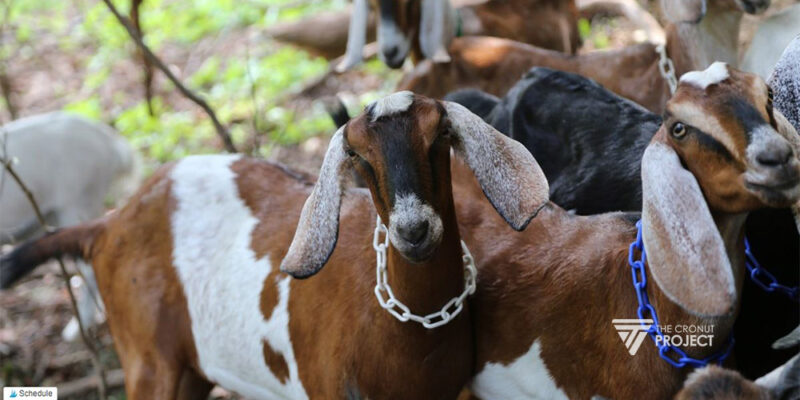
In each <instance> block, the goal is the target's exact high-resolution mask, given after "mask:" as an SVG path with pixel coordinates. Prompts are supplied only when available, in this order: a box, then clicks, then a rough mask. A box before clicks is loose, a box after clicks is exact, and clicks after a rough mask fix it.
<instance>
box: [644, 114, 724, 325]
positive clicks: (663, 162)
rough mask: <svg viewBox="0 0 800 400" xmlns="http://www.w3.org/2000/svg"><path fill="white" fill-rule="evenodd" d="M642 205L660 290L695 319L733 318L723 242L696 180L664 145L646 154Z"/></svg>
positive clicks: (650, 259)
mask: <svg viewBox="0 0 800 400" xmlns="http://www.w3.org/2000/svg"><path fill="white" fill-rule="evenodd" d="M661 134H663V128H662V131H661ZM642 200H643V206H642V224H643V231H642V234H643V238H644V247H645V250H646V252H647V260H648V263H649V265H650V271H652V274H653V277H654V278H655V280H656V283H657V284H658V286H659V287H660V288H661V290H662V291H663V292H664V293H665V294H666V295H667V297H669V298H670V299H671V300H672V301H673V302H675V303H677V304H678V305H680V306H681V307H683V308H684V309H685V310H686V311H688V312H690V313H692V314H695V315H699V316H722V315H727V314H729V313H731V312H732V311H733V307H734V304H735V300H736V287H735V284H734V278H733V272H732V271H731V262H730V260H729V259H728V255H727V253H726V251H725V244H724V243H723V241H722V236H721V235H720V233H719V230H718V228H717V225H716V224H715V223H714V219H713V218H712V217H711V211H710V210H709V209H708V205H707V204H706V201H705V198H704V197H703V192H702V191H701V190H700V185H699V184H698V183H697V180H696V179H695V177H694V175H692V174H691V173H690V172H689V171H687V170H686V169H685V168H683V166H682V165H681V162H680V159H679V158H678V155H677V154H676V153H675V151H674V150H673V149H672V148H671V147H669V146H668V145H666V144H665V143H663V142H659V141H653V142H652V143H650V145H649V146H647V149H646V150H645V152H644V157H643V158H642Z"/></svg>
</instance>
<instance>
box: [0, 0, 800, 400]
mask: <svg viewBox="0 0 800 400" xmlns="http://www.w3.org/2000/svg"><path fill="white" fill-rule="evenodd" d="M795 2H797V0H776V1H773V4H774V6H773V8H772V9H771V10H770V11H768V13H767V15H771V14H773V13H775V12H777V11H778V10H780V9H782V8H784V7H786V6H788V5H791V4H793V3H795ZM760 19H761V18H757V17H750V16H748V17H746V20H745V26H744V29H743V34H742V36H741V42H742V43H743V44H745V43H748V42H749V37H750V36H751V35H752V33H753V32H754V27H755V26H756V22H757V21H758V20H760ZM592 28H593V31H594V32H599V31H602V32H603V33H604V34H605V35H606V36H607V37H608V43H609V45H610V46H611V47H620V46H624V45H627V44H630V43H632V42H633V35H632V34H631V28H632V24H631V23H630V22H628V21H624V20H613V21H610V20H608V19H598V20H596V21H593V23H592ZM254 35H256V36H257V35H258V32H253V31H249V30H247V29H244V30H240V31H231V32H226V33H225V34H224V36H221V37H215V38H208V39H204V40H202V41H201V42H200V43H199V44H197V45H196V46H193V48H192V49H191V51H187V50H186V49H180V48H176V49H166V50H164V51H163V52H162V54H163V56H164V57H165V61H166V62H167V63H168V64H169V65H171V66H173V67H174V68H175V70H176V71H179V75H180V76H189V75H190V74H191V73H192V72H194V71H196V70H197V68H199V66H200V65H201V63H202V60H203V59H205V58H206V57H208V56H210V55H212V54H216V55H223V56H224V55H235V54H241V53H240V51H241V49H237V45H230V44H231V43H242V41H241V40H237V38H242V37H253V36H254ZM591 47H592V43H591V42H589V43H587V48H591ZM77 51H78V52H81V51H89V50H88V49H78V50H77ZM35 52H36V54H38V56H37V57H29V58H26V61H27V62H24V63H11V64H10V70H9V75H11V76H14V77H15V85H16V87H15V91H16V93H17V98H16V103H17V104H18V106H19V111H20V115H31V114H36V113H40V112H45V111H50V110H54V109H59V108H60V107H62V106H63V105H65V104H66V103H67V102H68V101H69V96H67V95H65V93H70V92H71V91H79V90H81V87H82V82H83V79H84V77H85V74H86V71H83V70H81V69H80V68H77V67H75V65H76V63H74V62H72V60H74V58H75V57H79V56H80V54H78V55H76V54H75V53H66V52H64V51H62V50H61V49H59V48H58V45H57V42H56V41H55V40H54V38H42V40H41V41H40V42H39V43H38V44H37V48H36V49H35ZM114 74H115V76H116V77H117V78H116V79H114V80H113V85H117V86H116V87H114V88H111V87H101V88H100V89H99V90H100V91H101V93H102V92H103V91H107V92H108V93H109V94H110V93H113V92H115V91H117V90H118V89H119V88H120V87H122V88H125V90H126V91H128V92H129V93H132V94H133V95H134V96H136V98H137V99H138V98H141V83H140V74H139V69H138V67H137V64H136V63H135V62H134V61H130V62H128V63H121V65H120V66H119V67H118V70H117V71H114ZM158 79H159V80H161V79H163V78H160V77H159V78H158ZM53 82H57V84H53ZM379 86H380V82H378V81H377V80H376V79H375V78H374V77H370V76H366V75H364V74H363V73H358V72H353V73H348V74H345V75H342V76H334V75H331V76H329V77H328V78H326V79H325V80H324V81H322V82H320V84H319V85H318V86H317V88H316V89H315V90H314V91H313V92H311V93H309V94H308V95H306V96H300V97H298V98H296V99H294V101H296V104H297V105H298V106H304V105H307V104H309V103H310V102H312V101H315V99H318V98H320V97H322V96H325V95H333V94H336V93H338V92H340V91H349V92H354V93H359V92H361V91H366V90H371V89H374V88H377V87H379ZM156 87H159V85H158V84H156ZM158 94H159V95H161V96H163V97H164V98H165V99H166V101H169V102H171V103H173V104H182V105H183V107H185V109H195V107H194V106H193V105H191V104H190V103H188V102H187V100H185V99H184V98H182V97H180V95H178V94H177V93H174V92H167V91H164V90H160V91H159V92H158ZM101 97H103V98H106V97H109V98H110V95H109V96H101ZM107 106H108V107H116V106H117V105H114V104H113V102H111V100H110V99H109V103H108V104H107ZM198 112H199V111H198ZM7 118H8V116H7V114H6V113H5V111H3V112H0V122H4V121H7V120H8V119H7ZM326 147H327V139H325V138H312V139H309V140H308V141H306V142H304V143H302V144H300V145H296V146H291V147H282V148H276V149H275V151H273V153H272V154H273V156H272V158H273V159H274V160H276V161H280V162H283V163H287V164H289V165H291V166H292V167H295V168H297V169H300V170H302V171H304V172H310V173H316V172H317V171H318V168H319V166H320V164H321V159H322V155H323V154H324V151H325V148H326ZM6 250H8V249H6ZM71 315H72V311H71V306H70V302H69V297H68V295H67V290H66V288H65V284H64V282H63V279H62V278H61V277H60V274H59V273H58V267H57V266H56V264H54V263H51V264H48V265H46V266H43V267H40V268H39V269H37V270H36V271H35V273H33V274H32V275H30V276H28V277H26V278H25V279H24V280H23V281H22V282H21V283H20V284H18V285H17V286H16V287H15V288H14V289H13V290H9V291H5V292H2V293H0V386H6V385H18V386H52V385H58V386H59V388H60V394H61V395H62V398H76V399H94V398H97V397H96V395H95V393H94V392H93V391H92V389H91V388H92V385H91V382H90V380H91V379H92V378H91V376H92V371H93V368H92V363H91V358H90V355H89V352H88V351H87V350H86V348H85V347H84V345H83V344H82V343H81V341H80V340H77V341H75V342H65V341H64V340H63V339H62V338H61V331H62V329H63V328H64V326H65V325H66V324H67V322H68V321H69V319H70V317H71ZM90 336H91V337H92V339H93V340H94V342H95V343H96V345H97V346H98V347H99V348H100V354H101V360H102V363H103V365H104V367H105V368H106V370H108V371H117V370H118V369H119V361H118V360H117V358H116V355H115V353H114V351H113V345H112V338H111V336H110V335H109V332H108V328H107V326H106V325H105V324H102V325H100V326H99V327H98V328H97V329H93V330H92V331H91V332H90ZM110 378H111V380H112V381H114V383H115V385H114V388H113V389H112V391H111V398H124V393H123V392H122V390H121V387H120V383H121V379H120V378H121V377H120V376H119V374H118V372H114V373H113V374H112V376H110ZM87 379H88V380H89V381H87ZM81 385H83V386H81ZM65 386H66V387H68V388H69V389H70V390H74V395H72V396H65V395H67V394H68V393H67V392H68V391H67V390H64V389H65ZM81 387H83V390H81V389H80V388H81ZM212 398H215V399H234V398H236V397H235V396H234V395H232V394H230V393H227V392H225V391H224V390H220V389H216V390H215V391H214V392H213V393H212Z"/></svg>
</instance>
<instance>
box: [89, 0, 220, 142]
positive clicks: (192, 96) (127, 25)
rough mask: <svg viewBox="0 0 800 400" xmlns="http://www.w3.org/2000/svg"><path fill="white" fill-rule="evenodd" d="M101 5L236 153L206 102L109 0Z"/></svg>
mask: <svg viewBox="0 0 800 400" xmlns="http://www.w3.org/2000/svg"><path fill="white" fill-rule="evenodd" d="M103 3H105V4H106V6H107V7H108V9H109V10H110V11H111V13H112V14H114V17H116V18H117V21H119V23H120V24H122V26H123V27H125V30H126V31H128V35H130V37H131V38H132V39H133V41H134V42H136V45H137V46H139V49H140V50H141V51H142V52H143V53H144V55H145V56H146V57H147V59H148V60H150V63H151V64H152V65H154V66H155V67H156V68H158V69H159V70H160V71H161V72H163V73H164V75H166V76H167V78H168V79H169V80H170V81H171V82H172V84H174V85H175V87H176V88H178V90H179V91H180V92H181V93H182V94H183V95H184V96H186V97H187V98H188V99H189V100H191V101H193V102H194V103H195V104H197V105H198V106H200V108H202V109H203V111H205V112H206V114H208V117H209V118H211V122H212V123H213V124H214V128H215V129H216V130H217V135H218V136H219V137H220V139H222V143H223V144H224V145H225V149H226V150H227V151H228V152H230V153H236V147H235V146H234V145H233V140H231V135H230V133H229V132H228V130H227V129H225V127H224V126H222V124H221V123H220V122H219V119H217V115H216V114H215V113H214V110H213V109H211V107H210V106H209V105H208V103H206V101H205V100H203V98H201V97H200V96H198V95H197V94H195V93H194V92H192V91H191V90H189V89H188V88H187V87H186V86H184V85H183V83H181V81H180V80H179V79H178V77H176V76H175V74H173V73H172V71H170V69H169V68H168V67H167V66H166V65H165V64H164V62H163V61H161V60H160V59H159V58H158V57H157V56H156V55H155V54H154V53H153V52H152V51H151V50H150V48H149V47H147V45H146V44H145V43H144V41H142V38H141V37H139V35H138V33H137V31H136V28H134V27H133V25H131V23H130V21H129V20H128V18H126V17H125V16H123V15H122V14H120V12H119V11H118V10H117V8H116V7H114V4H112V3H111V0H103Z"/></svg>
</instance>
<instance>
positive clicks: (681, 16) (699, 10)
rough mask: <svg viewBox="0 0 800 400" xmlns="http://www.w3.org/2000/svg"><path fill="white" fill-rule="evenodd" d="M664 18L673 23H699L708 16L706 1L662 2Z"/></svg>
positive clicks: (673, 0)
mask: <svg viewBox="0 0 800 400" xmlns="http://www.w3.org/2000/svg"><path fill="white" fill-rule="evenodd" d="M661 10H662V11H663V12H664V17H666V18H667V20H669V21H670V22H672V23H680V22H691V23H698V22H700V21H701V20H702V19H703V18H704V17H705V16H706V10H707V4H706V0H661Z"/></svg>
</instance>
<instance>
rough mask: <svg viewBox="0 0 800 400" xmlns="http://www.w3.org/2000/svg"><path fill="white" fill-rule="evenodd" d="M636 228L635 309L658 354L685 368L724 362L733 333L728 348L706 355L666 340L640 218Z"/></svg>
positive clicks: (631, 258) (632, 262) (630, 261)
mask: <svg viewBox="0 0 800 400" xmlns="http://www.w3.org/2000/svg"><path fill="white" fill-rule="evenodd" d="M636 229H637V232H636V240H635V241H634V242H633V243H631V246H630V248H629V249H628V264H630V266H631V273H632V274H633V287H634V289H636V299H637V300H638V301H639V308H638V309H637V310H636V314H637V315H638V316H639V320H640V321H639V323H640V324H641V325H642V327H644V328H646V330H647V334H648V335H649V336H650V338H651V339H653V343H655V345H656V347H658V355H659V356H661V358H663V359H664V360H665V361H666V362H668V363H670V364H671V365H672V366H673V367H676V368H683V367H685V366H687V365H691V366H692V367H695V368H700V367H705V366H707V365H708V364H710V363H717V364H722V362H723V361H725V359H726V358H728V356H729V355H730V354H731V349H733V343H734V339H733V335H732V334H731V335H730V336H728V342H727V343H726V344H725V348H724V349H723V350H722V351H720V352H717V353H714V354H712V355H710V356H708V357H706V358H703V359H697V358H692V357H689V356H688V355H687V354H686V353H685V352H684V351H683V350H681V349H680V348H679V347H676V346H673V345H668V344H665V343H667V341H666V340H665V339H664V334H663V333H662V332H661V327H660V326H659V322H658V316H656V309H655V308H653V306H652V305H651V304H650V299H649V298H648V297H647V274H646V272H645V265H646V260H647V253H646V252H645V249H644V241H643V240H642V221H641V220H639V221H638V222H637V223H636ZM636 250H639V251H640V252H641V258H640V259H638V260H636V259H634V255H635V254H636ZM748 254H749V253H748ZM754 260H755V259H754ZM773 279H774V278H773ZM646 319H649V320H652V321H653V323H652V324H650V325H649V326H648V324H647V323H645V322H643V321H642V320H646ZM659 343H660V344H659Z"/></svg>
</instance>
